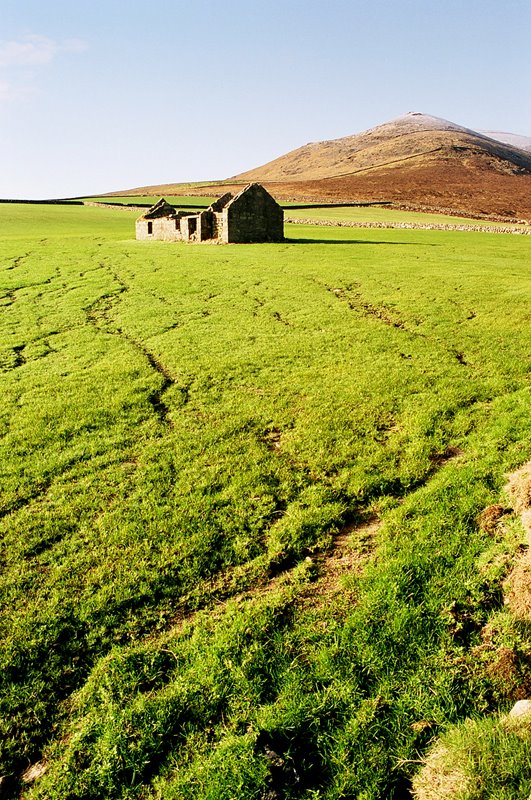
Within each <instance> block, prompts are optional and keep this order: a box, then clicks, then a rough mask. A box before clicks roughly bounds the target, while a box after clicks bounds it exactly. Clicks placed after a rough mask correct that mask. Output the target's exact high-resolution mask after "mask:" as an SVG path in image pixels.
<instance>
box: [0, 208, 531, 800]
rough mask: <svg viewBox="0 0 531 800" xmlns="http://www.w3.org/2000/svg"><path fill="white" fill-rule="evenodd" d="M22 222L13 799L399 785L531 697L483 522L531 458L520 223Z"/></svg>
mask: <svg viewBox="0 0 531 800" xmlns="http://www.w3.org/2000/svg"><path fill="white" fill-rule="evenodd" d="M0 215H1V217H0V230H1V234H2V235H1V237H0V280H1V295H2V297H1V303H2V305H3V312H2V316H1V318H0V346H1V350H0V363H1V365H2V369H3V375H2V378H3V386H4V393H3V399H4V402H3V405H2V410H1V415H0V427H1V433H2V438H1V440H0V448H1V454H0V463H1V465H2V481H1V511H0V514H1V519H0V526H1V538H0V546H1V559H2V570H1V573H0V602H1V604H2V617H1V623H0V624H1V626H2V628H1V638H0V641H1V653H0V666H1V669H0V683H1V689H0V720H1V722H0V725H1V728H0V758H1V765H0V775H3V776H4V777H3V778H2V779H1V780H2V784H1V789H2V791H3V792H4V795H5V796H6V797H23V798H28V799H29V798H32V799H35V798H47V800H59V798H60V799H61V800H64V798H69V799H71V800H73V799H74V798H77V799H79V800H81V798H83V799H87V800H88V798H93V799H94V800H95V799H96V798H103V797H105V798H143V799H144V800H145V799H146V798H149V799H150V800H155V798H165V800H166V798H179V799H181V798H197V799H198V800H199V798H201V800H204V798H210V799H211V800H220V799H225V800H230V799H231V798H238V800H239V799H240V798H242V800H246V799H247V798H248V799H249V800H251V798H252V799H253V800H259V799H260V798H261V799H262V800H265V798H268V800H274V798H288V800H289V799H291V798H293V799H295V798H326V799H327V800H331V799H332V798H351V797H356V798H360V799H361V798H363V800H377V798H382V797H386V798H391V797H395V798H397V799H398V798H401V797H407V796H408V795H407V792H408V786H409V781H410V779H411V776H412V775H413V773H414V772H415V771H416V770H417V767H418V759H419V757H420V755H421V754H422V753H423V752H424V750H425V748H426V746H427V745H428V744H429V743H430V742H431V741H432V740H433V739H434V737H436V736H437V735H438V733H439V732H440V731H444V730H445V728H446V727H447V726H448V725H450V724H451V723H455V722H459V721H462V720H464V719H465V718H466V717H467V716H470V715H479V716H489V715H490V714H491V713H494V712H497V711H498V710H503V709H505V708H506V707H507V705H508V704H509V703H510V702H511V701H512V700H513V699H514V697H515V696H516V694H517V693H518V692H520V691H522V687H524V689H525V687H529V688H530V690H531V670H530V667H529V655H530V645H529V642H528V638H527V631H526V629H525V626H517V625H516V624H514V623H513V621H512V620H511V618H510V617H509V612H508V611H506V610H504V608H503V600H502V593H501V581H502V579H503V576H504V575H505V573H506V571H507V569H508V563H509V561H510V557H511V554H512V553H513V552H514V551H515V550H516V548H517V547H518V545H519V543H520V540H521V537H522V531H521V529H519V527H518V525H517V524H516V523H512V524H511V525H507V527H506V530H505V532H504V534H503V535H501V534H499V532H498V533H496V535H493V532H492V530H491V529H489V528H488V527H486V526H485V525H481V524H480V523H479V521H478V515H479V514H480V512H481V511H482V509H484V508H485V507H486V506H489V505H490V504H492V503H496V502H498V501H499V499H500V496H501V487H502V485H503V483H504V473H505V472H506V471H507V470H509V469H512V468H514V467H516V466H517V465H519V464H521V463H523V462H524V461H526V460H527V459H529V458H530V457H531V444H530V442H531V435H530V434H531V413H530V404H529V362H528V356H529V340H530V335H531V330H530V328H531V326H530V322H529V314H528V308H529V296H530V289H531V287H530V279H529V267H528V265H529V257H530V250H531V242H530V241H529V237H524V236H522V237H518V236H503V235H497V234H489V235H485V234H478V233H447V232H438V231H437V232H435V231H411V230H393V231H382V230H356V229H354V228H322V227H321V228H318V227H311V226H300V227H296V226H289V227H288V228H287V235H288V236H289V237H290V238H289V240H288V241H286V242H285V243H282V244H275V245H238V246H208V245H203V246H199V245H197V246H194V245H184V244H166V243H159V242H136V241H134V240H133V238H132V236H133V225H134V219H135V216H136V215H137V212H136V211H135V210H131V211H130V212H129V211H112V210H108V209H98V208H85V207H72V208H69V207H41V206H39V207H35V208H34V207H24V206H6V207H0ZM487 623H488V624H490V630H491V639H490V642H491V644H492V647H491V649H488V648H487V649H485V648H484V649H483V650H481V651H480V652H481V658H480V657H479V656H478V652H479V651H478V649H477V648H478V646H479V645H480V644H481V643H482V642H483V641H484V638H482V632H483V633H484V631H485V625H486V624H487ZM500 647H505V648H506V649H508V650H510V652H511V653H513V655H514V665H515V666H514V671H513V673H511V674H510V675H509V676H507V675H506V674H504V675H502V674H501V672H500V671H497V670H496V669H495V668H493V669H489V668H488V667H489V665H491V666H492V664H494V665H495V664H496V658H497V653H498V650H499V648H500ZM515 676H516V677H515ZM28 767H32V768H33V771H31V770H30V771H28ZM517 796H518V795H517V794H513V795H507V797H514V798H516V797H517Z"/></svg>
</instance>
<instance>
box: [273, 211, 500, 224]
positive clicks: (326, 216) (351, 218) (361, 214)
mask: <svg viewBox="0 0 531 800" xmlns="http://www.w3.org/2000/svg"><path fill="white" fill-rule="evenodd" d="M286 210H287V213H288V214H289V215H290V216H293V217H300V218H301V219H303V218H306V219H315V220H320V219H322V220H330V221H332V222H357V221H359V222H416V223H422V224H429V223H434V224H439V223H444V224H449V225H460V224H463V225H482V226H484V227H492V226H496V225H500V224H503V223H499V222H489V221H485V220H478V219H473V218H471V217H453V216H450V215H449V214H428V213H424V212H422V211H398V210H396V209H390V208H378V207H376V206H360V207H349V208H308V209H305V208H301V209H297V210H293V211H290V210H289V208H287V207H286Z"/></svg>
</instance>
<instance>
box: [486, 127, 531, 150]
mask: <svg viewBox="0 0 531 800" xmlns="http://www.w3.org/2000/svg"><path fill="white" fill-rule="evenodd" d="M480 133H482V134H483V135H484V136H489V137H490V138H491V139H496V140H497V141H498V142H503V143H504V144H511V145H512V146H513V147H519V148H520V150H527V151H528V152H529V153H531V136H520V135H519V134H517V133H504V132H503V131H480Z"/></svg>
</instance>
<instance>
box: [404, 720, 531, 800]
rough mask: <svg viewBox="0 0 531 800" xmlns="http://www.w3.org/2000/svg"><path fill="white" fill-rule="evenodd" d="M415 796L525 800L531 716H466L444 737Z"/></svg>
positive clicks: (530, 787) (530, 776) (530, 782)
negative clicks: (516, 717)
mask: <svg viewBox="0 0 531 800" xmlns="http://www.w3.org/2000/svg"><path fill="white" fill-rule="evenodd" d="M414 786H415V792H414V796H415V797H416V798H417V800H487V799H490V798H494V797H496V798H500V800H521V798H524V797H528V796H529V794H530V793H531V725H530V722H529V719H527V720H525V719H522V720H512V719H510V718H508V717H501V718H500V717H499V716H495V717H492V718H487V719H482V720H471V719H469V720H466V722H465V723H464V724H462V725H459V726H455V727H453V728H450V729H449V730H448V731H447V732H446V733H445V734H444V735H443V736H442V737H441V741H440V742H439V743H438V744H437V746H436V747H435V749H434V750H433V751H432V753H431V754H430V755H429V756H428V758H427V760H426V764H425V766H424V767H423V769H422V771H421V772H420V774H419V776H418V778H417V779H416V780H415V782H414Z"/></svg>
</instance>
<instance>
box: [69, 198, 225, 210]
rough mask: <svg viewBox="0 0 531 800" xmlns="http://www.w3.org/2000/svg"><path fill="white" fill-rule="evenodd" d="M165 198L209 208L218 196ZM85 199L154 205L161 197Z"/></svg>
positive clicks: (170, 200) (123, 203)
mask: <svg viewBox="0 0 531 800" xmlns="http://www.w3.org/2000/svg"><path fill="white" fill-rule="evenodd" d="M165 199H166V200H167V201H168V203H171V204H172V205H174V206H181V205H184V206H193V207H198V208H208V206H209V205H210V204H211V203H213V202H214V200H216V199H217V198H216V197H196V196H188V197H186V196H184V195H168V196H165ZM84 200H87V201H89V202H92V203H111V204H112V203H117V204H118V205H127V204H129V203H133V204H135V205H142V206H148V207H149V206H152V205H153V204H154V203H156V202H157V200H159V197H155V196H147V195H142V196H136V197H135V196H133V195H131V196H127V195H126V196H121V197H118V196H117V197H85V198H84Z"/></svg>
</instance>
